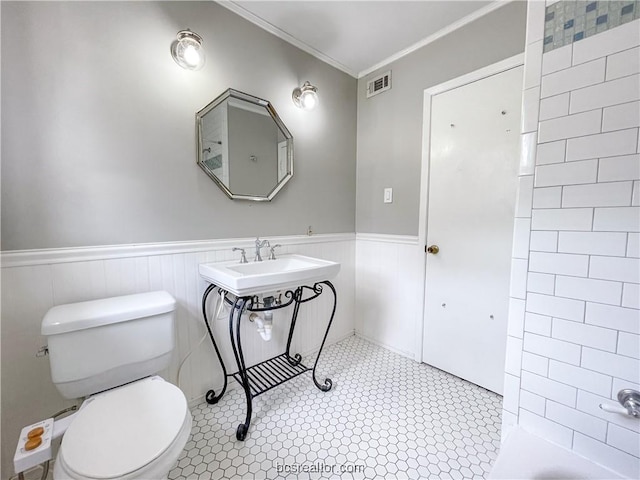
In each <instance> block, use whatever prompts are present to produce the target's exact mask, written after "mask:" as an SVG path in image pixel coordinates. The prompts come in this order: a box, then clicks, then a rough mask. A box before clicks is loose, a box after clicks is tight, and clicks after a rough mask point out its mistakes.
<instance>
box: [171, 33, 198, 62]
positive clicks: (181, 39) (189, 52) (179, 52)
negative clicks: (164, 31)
mask: <svg viewBox="0 0 640 480" xmlns="http://www.w3.org/2000/svg"><path fill="white" fill-rule="evenodd" d="M171 56H172V57H173V59H174V60H175V62H176V63H177V64H178V65H180V66H181V67H182V68H184V69H186V70H200V69H201V68H202V66H203V65H204V49H203V48H202V37H201V36H200V35H198V34H197V33H194V32H192V31H191V30H180V31H179V32H178V36H177V38H176V40H174V41H173V43H172V44H171Z"/></svg>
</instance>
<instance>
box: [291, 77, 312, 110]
mask: <svg viewBox="0 0 640 480" xmlns="http://www.w3.org/2000/svg"><path fill="white" fill-rule="evenodd" d="M291 97H292V98H293V103H295V105H296V107H298V108H302V109H303V110H313V109H314V108H315V106H316V105H317V104H318V88H317V87H314V86H313V85H311V83H309V82H304V84H303V85H302V86H301V87H298V88H295V89H294V90H293V94H292V95H291Z"/></svg>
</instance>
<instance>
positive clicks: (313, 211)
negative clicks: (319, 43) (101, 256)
mask: <svg viewBox="0 0 640 480" xmlns="http://www.w3.org/2000/svg"><path fill="white" fill-rule="evenodd" d="M1 8H2V15H1V17H2V33H1V35H2V92H1V93H2V170H1V175H2V185H1V187H2V249H3V250H16V249H31V248H49V247H74V246H88V245H105V244H122V243H138V242H162V241H180V240H198V239H210V238H224V237H244V236H253V235H264V236H267V235H276V234H277V235H287V234H304V233H305V232H306V231H307V226H308V225H312V226H313V230H314V231H315V232H317V233H335V232H353V231H354V226H355V185H356V180H355V173H356V172H355V168H356V167H355V160H356V159H355V157H356V80H355V79H353V78H352V77H350V76H348V75H346V74H344V73H342V72H340V71H338V70H336V69H334V68H332V67H330V66H328V65H327V64H325V63H323V62H321V61H319V60H317V59H315V58H313V57H311V56H310V55H308V54H306V53H304V52H302V51H301V50H299V49H297V48H295V47H293V46H291V45H289V44H288V43H286V42H284V41H282V40H280V39H278V38H276V37H274V36H273V35H271V34H269V33H267V32H265V31H263V30H261V29H260V28H258V27H256V26H254V25H252V24H251V23H249V22H247V21H245V20H243V19H241V18H240V17H238V16H237V15H235V14H233V13H231V12H229V11H228V10H227V9H225V8H223V7H220V6H219V5H217V4H215V3H214V2H188V3H185V2H42V3H39V2H38V3H37V2H33V3H32V2H2V3H1ZM185 28H190V29H192V30H193V31H195V32H197V33H199V34H200V35H202V37H203V38H204V47H205V49H206V54H207V63H206V66H205V67H204V69H203V70H200V71H198V72H188V71H185V70H183V69H181V68H180V67H178V66H177V65H176V64H175V63H174V62H173V60H172V59H171V56H170V54H169V46H170V44H171V42H172V41H173V39H175V35H176V33H177V32H178V30H181V29H185ZM305 80H310V81H311V82H312V83H314V84H315V85H317V86H318V89H319V94H320V104H319V106H318V108H317V109H316V110H314V111H311V112H305V111H302V110H300V109H298V108H296V107H295V106H294V105H293V103H292V102H291V92H292V90H293V89H294V88H295V87H296V86H299V85H301V84H302V83H303V82H304V81H305ZM229 87H233V88H235V89H238V90H241V91H244V92H247V93H250V94H253V95H256V96H258V97H261V98H265V99H267V100H270V101H271V102H272V103H273V105H274V107H275V108H276V110H277V111H278V113H279V115H280V117H281V118H282V120H283V121H284V123H285V124H286V125H287V127H288V128H289V130H290V131H291V133H292V134H293V136H294V148H295V175H294V178H293V179H292V180H291V182H289V183H288V184H287V185H286V187H285V188H284V189H283V190H282V191H281V192H280V194H279V195H278V196H277V197H276V198H275V199H274V200H273V201H272V202H271V203H261V204H257V203H247V202H238V201H232V200H229V199H228V198H227V197H226V196H225V195H224V193H223V192H222V191H221V190H220V189H219V188H218V187H217V186H216V185H215V184H214V183H213V182H212V181H211V180H210V179H209V178H208V177H207V175H206V174H205V173H204V172H203V171H202V170H201V169H200V168H199V167H198V166H197V165H196V152H195V133H194V132H195V112H196V111H198V110H200V109H201V108H202V107H204V106H205V105H206V104H207V103H209V102H210V101H211V100H213V99H214V98H215V97H216V96H218V95H219V94H220V93H222V92H223V91H224V90H226V89H227V88H229Z"/></svg>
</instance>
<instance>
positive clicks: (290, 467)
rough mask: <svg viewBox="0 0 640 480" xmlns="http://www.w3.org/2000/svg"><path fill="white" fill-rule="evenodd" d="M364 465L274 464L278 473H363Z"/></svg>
mask: <svg viewBox="0 0 640 480" xmlns="http://www.w3.org/2000/svg"><path fill="white" fill-rule="evenodd" d="M364 467H365V466H364V465H357V464H353V463H343V464H341V465H335V464H330V463H323V462H316V463H290V464H287V463H283V464H280V463H276V472H278V473H294V474H295V473H325V472H326V473H364Z"/></svg>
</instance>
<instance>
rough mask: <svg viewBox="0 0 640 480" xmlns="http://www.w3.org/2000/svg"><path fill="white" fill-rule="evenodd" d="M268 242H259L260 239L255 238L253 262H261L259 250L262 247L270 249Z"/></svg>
mask: <svg viewBox="0 0 640 480" xmlns="http://www.w3.org/2000/svg"><path fill="white" fill-rule="evenodd" d="M270 246H271V245H270V244H269V240H262V241H260V237H256V257H255V258H254V259H253V261H254V262H261V261H262V256H261V255H260V249H261V248H262V247H270Z"/></svg>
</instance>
